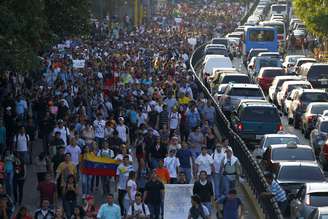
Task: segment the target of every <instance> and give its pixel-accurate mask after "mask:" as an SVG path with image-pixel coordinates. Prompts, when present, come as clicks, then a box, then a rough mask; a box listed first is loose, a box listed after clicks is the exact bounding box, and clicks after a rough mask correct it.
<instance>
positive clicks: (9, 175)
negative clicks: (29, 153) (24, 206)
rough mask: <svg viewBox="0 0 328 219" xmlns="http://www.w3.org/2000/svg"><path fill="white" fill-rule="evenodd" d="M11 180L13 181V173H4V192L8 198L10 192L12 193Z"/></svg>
mask: <svg viewBox="0 0 328 219" xmlns="http://www.w3.org/2000/svg"><path fill="white" fill-rule="evenodd" d="M13 179H14V172H13V171H12V172H9V173H6V177H5V185H6V192H7V194H8V195H9V196H11V194H12V192H13V186H12V185H13Z"/></svg>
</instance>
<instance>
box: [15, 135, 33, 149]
mask: <svg viewBox="0 0 328 219" xmlns="http://www.w3.org/2000/svg"><path fill="white" fill-rule="evenodd" d="M25 138H26V144H27V149H29V145H28V142H29V140H30V137H29V136H28V134H27V133H25ZM15 139H16V141H15V150H17V145H18V134H16V135H15Z"/></svg>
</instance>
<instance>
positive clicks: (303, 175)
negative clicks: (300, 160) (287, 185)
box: [277, 165, 325, 183]
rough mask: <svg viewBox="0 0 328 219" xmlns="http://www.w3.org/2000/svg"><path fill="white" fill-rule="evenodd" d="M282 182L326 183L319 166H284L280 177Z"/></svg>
mask: <svg viewBox="0 0 328 219" xmlns="http://www.w3.org/2000/svg"><path fill="white" fill-rule="evenodd" d="M277 179H278V180H281V181H296V182H300V183H301V182H324V181H325V177H324V176H323V174H322V172H321V169H320V167H318V166H301V165H299V166H284V167H282V168H281V170H280V172H279V174H278V177H277Z"/></svg>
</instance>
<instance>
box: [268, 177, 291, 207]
mask: <svg viewBox="0 0 328 219" xmlns="http://www.w3.org/2000/svg"><path fill="white" fill-rule="evenodd" d="M270 189H271V192H272V194H274V197H275V199H276V201H277V202H284V201H286V200H287V197H286V192H285V191H284V190H283V189H282V188H281V186H280V185H279V183H277V182H276V181H275V180H273V181H272V183H271V188H270Z"/></svg>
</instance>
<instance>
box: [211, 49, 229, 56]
mask: <svg viewBox="0 0 328 219" xmlns="http://www.w3.org/2000/svg"><path fill="white" fill-rule="evenodd" d="M226 54H227V51H226V50H225V49H221V48H218V47H216V48H214V47H212V48H208V49H207V50H206V55H224V56H225V55H226Z"/></svg>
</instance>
